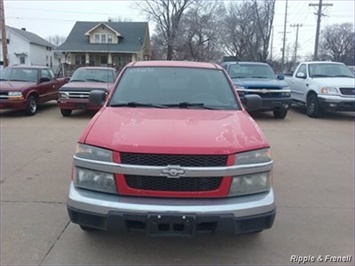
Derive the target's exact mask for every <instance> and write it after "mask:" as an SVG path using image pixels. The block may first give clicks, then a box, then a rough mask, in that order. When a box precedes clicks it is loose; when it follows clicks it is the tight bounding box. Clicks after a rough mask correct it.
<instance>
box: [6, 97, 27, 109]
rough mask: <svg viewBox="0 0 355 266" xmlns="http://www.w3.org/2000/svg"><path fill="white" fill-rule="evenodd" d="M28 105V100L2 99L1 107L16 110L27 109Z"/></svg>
mask: <svg viewBox="0 0 355 266" xmlns="http://www.w3.org/2000/svg"><path fill="white" fill-rule="evenodd" d="M26 106H27V101H26V100H6V99H1V100H0V109H15V110H25V109H26Z"/></svg>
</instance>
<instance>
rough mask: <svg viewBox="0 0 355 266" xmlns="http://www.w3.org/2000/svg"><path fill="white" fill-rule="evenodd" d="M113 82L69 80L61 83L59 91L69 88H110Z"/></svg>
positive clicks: (68, 89)
mask: <svg viewBox="0 0 355 266" xmlns="http://www.w3.org/2000/svg"><path fill="white" fill-rule="evenodd" d="M112 85H113V83H103V82H69V83H67V84H65V85H63V86H62V87H61V88H60V90H59V91H70V90H75V91H77V90H85V91H87V90H88V89H89V90H95V89H101V90H102V89H104V90H110V89H111V88H112Z"/></svg>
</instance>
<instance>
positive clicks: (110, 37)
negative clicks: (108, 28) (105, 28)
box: [107, 34, 112, 43]
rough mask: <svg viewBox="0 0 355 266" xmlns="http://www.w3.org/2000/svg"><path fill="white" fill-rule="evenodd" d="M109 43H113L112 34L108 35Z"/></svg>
mask: <svg viewBox="0 0 355 266" xmlns="http://www.w3.org/2000/svg"><path fill="white" fill-rule="evenodd" d="M107 42H108V43H112V34H107Z"/></svg>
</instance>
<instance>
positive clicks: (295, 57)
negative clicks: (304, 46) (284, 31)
mask: <svg viewBox="0 0 355 266" xmlns="http://www.w3.org/2000/svg"><path fill="white" fill-rule="evenodd" d="M290 26H291V27H296V42H295V51H294V59H293V62H294V64H296V62H297V47H298V29H299V27H302V24H298V23H297V24H292V25H290Z"/></svg>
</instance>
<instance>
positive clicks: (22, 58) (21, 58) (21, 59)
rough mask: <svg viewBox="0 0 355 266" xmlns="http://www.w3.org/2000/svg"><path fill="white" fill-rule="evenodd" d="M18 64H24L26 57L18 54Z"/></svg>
mask: <svg viewBox="0 0 355 266" xmlns="http://www.w3.org/2000/svg"><path fill="white" fill-rule="evenodd" d="M20 64H21V65H24V64H26V57H25V56H20Z"/></svg>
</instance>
